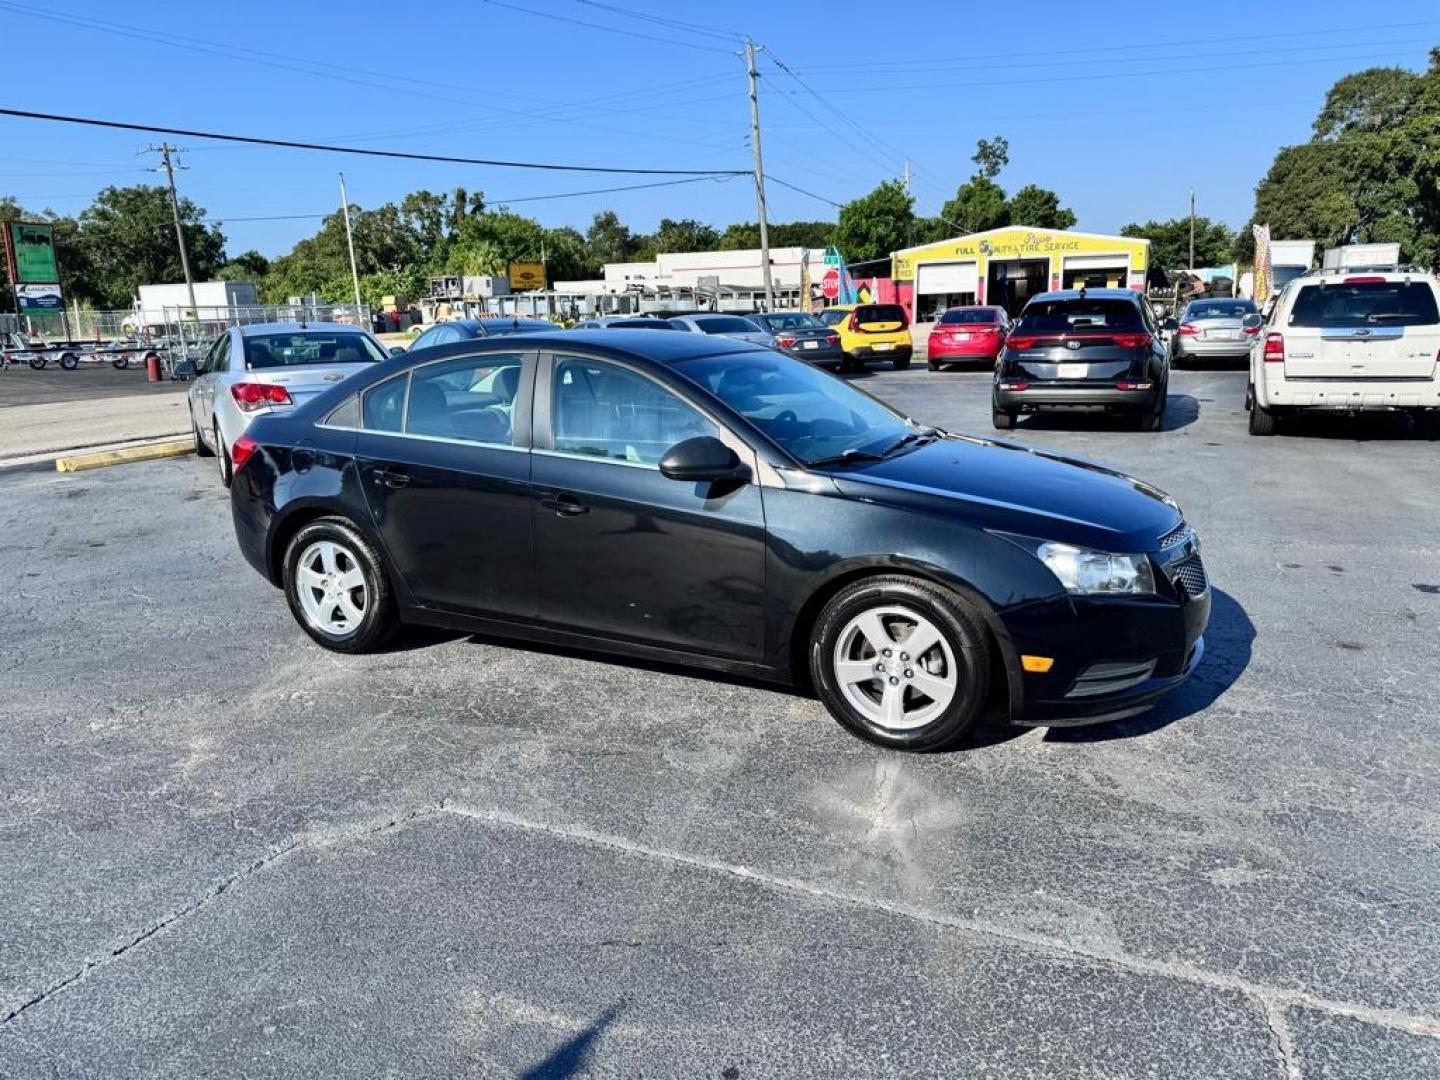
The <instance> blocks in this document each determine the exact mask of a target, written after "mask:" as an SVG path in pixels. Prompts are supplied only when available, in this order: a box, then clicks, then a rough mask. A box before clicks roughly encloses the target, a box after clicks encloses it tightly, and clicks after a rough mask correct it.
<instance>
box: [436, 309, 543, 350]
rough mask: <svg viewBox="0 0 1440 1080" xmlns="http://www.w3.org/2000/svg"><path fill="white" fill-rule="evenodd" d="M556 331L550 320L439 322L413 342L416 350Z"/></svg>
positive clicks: (503, 319)
mask: <svg viewBox="0 0 1440 1080" xmlns="http://www.w3.org/2000/svg"><path fill="white" fill-rule="evenodd" d="M554 329H556V326H555V324H554V323H553V322H550V321H549V320H547V319H517V318H512V317H509V316H506V317H504V318H496V317H490V318H484V319H450V320H449V321H447V322H441V323H436V324H435V325H434V326H431V327H430V328H429V329H427V330H425V331H424V332H423V333H422V334H421V335H420V336H419V337H417V338H416V339H415V340H414V341H412V342H411V343H410V348H412V349H428V348H430V346H432V345H449V344H451V343H453V342H456V341H475V340H476V339H477V338H487V337H508V336H510V335H511V334H539V333H544V332H546V331H549V330H554Z"/></svg>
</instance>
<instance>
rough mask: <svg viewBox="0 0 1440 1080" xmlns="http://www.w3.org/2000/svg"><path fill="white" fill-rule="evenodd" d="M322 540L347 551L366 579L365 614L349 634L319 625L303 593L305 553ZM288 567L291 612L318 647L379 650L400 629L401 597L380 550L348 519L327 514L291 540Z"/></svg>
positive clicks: (286, 582)
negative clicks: (398, 605) (392, 585)
mask: <svg viewBox="0 0 1440 1080" xmlns="http://www.w3.org/2000/svg"><path fill="white" fill-rule="evenodd" d="M321 541H329V542H331V543H333V544H335V545H336V546H337V547H338V548H341V549H343V550H344V553H345V554H346V555H347V556H349V558H350V559H351V560H352V561H353V562H354V564H355V568H357V569H359V570H360V572H361V574H362V576H363V577H364V582H365V584H364V590H365V593H364V604H365V607H364V616H363V617H362V618H361V620H360V622H359V624H358V625H357V626H355V628H354V629H353V630H351V631H349V632H347V633H329V632H326V631H325V630H322V629H320V628H319V627H317V626H315V625H314V624H313V623H312V622H311V621H310V617H309V616H308V615H307V614H306V611H305V607H304V604H303V602H302V600H301V597H300V589H301V587H302V586H301V585H300V584H299V582H300V575H299V573H298V564H299V562H300V557H301V556H302V555H303V554H304V553H305V552H306V551H307V550H308V549H309V548H310V547H311V545H313V544H315V543H317V542H321ZM284 570H285V576H284V581H283V585H284V589H285V600H286V602H287V603H288V604H289V605H290V613H291V614H292V615H293V616H295V621H296V622H297V623H299V624H300V628H301V629H302V630H304V631H305V633H307V634H308V635H310V638H311V640H313V641H314V642H316V643H317V644H318V645H321V646H323V647H324V648H326V649H329V650H331V651H332V652H342V653H363V652H373V651H374V650H376V649H378V648H380V647H382V646H383V645H384V644H385V643H386V642H387V641H389V640H390V638H391V637H393V636H394V634H395V631H396V630H397V629H399V626H400V616H399V614H398V611H397V609H396V606H395V595H394V592H393V591H392V590H391V588H390V579H389V577H388V576H387V575H386V572H385V565H384V563H383V562H382V561H381V558H380V554H379V552H377V551H376V550H375V548H374V547H372V546H371V544H370V542H369V541H368V540H366V539H365V537H364V536H362V535H361V534H360V531H359V530H358V529H356V528H355V526H354V525H353V524H351V523H350V522H349V521H347V520H345V519H344V518H321V519H320V520H319V521H313V522H311V523H310V524H309V525H306V526H304V527H303V528H301V529H300V531H299V532H297V533H296V534H295V536H294V537H293V538H292V539H291V541H290V546H289V547H288V548H286V549H285V564H284ZM317 591H318V590H317Z"/></svg>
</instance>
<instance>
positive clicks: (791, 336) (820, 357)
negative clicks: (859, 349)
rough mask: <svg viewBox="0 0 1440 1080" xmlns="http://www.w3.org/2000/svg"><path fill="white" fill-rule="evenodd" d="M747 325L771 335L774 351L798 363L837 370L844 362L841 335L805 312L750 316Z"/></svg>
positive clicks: (769, 313)
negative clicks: (830, 365) (833, 366)
mask: <svg viewBox="0 0 1440 1080" xmlns="http://www.w3.org/2000/svg"><path fill="white" fill-rule="evenodd" d="M750 321H751V322H754V323H759V324H760V325H761V326H762V327H764V328H765V329H766V330H769V331H770V333H772V334H774V335H775V347H776V348H777V349H779V350H780V351H781V352H783V353H785V354H787V355H789V356H793V357H795V359H797V360H804V361H805V362H806V363H807V364H834V365H835V366H836V367H839V366H840V365H841V364H843V363H844V362H845V350H844V349H843V348H841V347H840V335H839V334H838V333H836V332H835V329H834V328H833V327H830V326H826V325H825V324H824V323H823V322H821V321H820V320H819V319H818V318H816V317H815V316H814V315H811V314H810V313H809V312H807V311H772V312H767V313H766V314H764V315H751V316H750Z"/></svg>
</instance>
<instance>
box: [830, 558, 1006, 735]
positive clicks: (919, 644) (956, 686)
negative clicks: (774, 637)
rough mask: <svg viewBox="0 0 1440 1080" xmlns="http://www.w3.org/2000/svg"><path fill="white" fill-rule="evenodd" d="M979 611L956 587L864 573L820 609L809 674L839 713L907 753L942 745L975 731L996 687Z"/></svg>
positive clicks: (848, 723) (861, 731)
mask: <svg viewBox="0 0 1440 1080" xmlns="http://www.w3.org/2000/svg"><path fill="white" fill-rule="evenodd" d="M989 673H990V645H989V642H988V640H987V639H986V636H985V631H984V626H983V623H982V621H981V619H980V617H979V616H978V615H977V614H976V613H975V612H974V611H973V610H972V609H971V607H970V605H969V604H967V603H966V602H965V601H964V600H962V599H961V598H960V597H959V596H957V595H955V594H954V593H952V592H950V591H949V590H947V589H942V588H940V587H938V586H936V585H932V584H930V583H929V582H924V581H919V580H916V579H913V578H904V577H874V578H865V579H862V580H860V581H857V582H855V583H854V584H852V585H849V586H847V587H845V588H844V589H842V590H841V591H840V592H838V593H837V594H836V595H835V596H834V597H833V598H832V599H831V600H830V602H829V603H828V604H826V605H825V608H824V610H823V611H821V613H820V618H819V619H818V620H817V622H816V624H815V631H814V634H813V635H812V638H811V643H810V674H811V677H812V678H813V679H814V683H815V687H816V689H817V690H818V692H819V694H820V699H821V700H822V701H823V702H824V703H825V707H826V708H827V709H829V710H830V713H831V715H832V716H834V717H835V719H836V720H838V721H839V722H840V724H841V725H843V726H844V727H845V728H847V729H848V730H849V731H851V732H852V733H854V734H856V735H858V736H860V738H862V739H867V740H869V741H870V742H874V743H879V744H880V745H881V746H888V747H892V748H894V749H898V750H939V749H941V748H943V747H946V746H949V745H952V744H954V743H955V742H957V741H958V740H960V739H961V738H963V737H964V736H965V735H967V734H968V733H969V732H970V730H971V729H972V728H974V726H975V724H976V722H977V721H978V720H979V717H980V712H981V709H982V707H983V706H984V703H985V700H986V697H987V694H988V691H989Z"/></svg>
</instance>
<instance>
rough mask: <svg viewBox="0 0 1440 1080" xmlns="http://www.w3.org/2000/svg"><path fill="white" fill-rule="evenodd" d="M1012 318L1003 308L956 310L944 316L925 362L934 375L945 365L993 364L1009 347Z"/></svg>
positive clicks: (932, 335) (932, 331) (937, 323)
mask: <svg viewBox="0 0 1440 1080" xmlns="http://www.w3.org/2000/svg"><path fill="white" fill-rule="evenodd" d="M1009 330H1010V317H1009V316H1008V315H1006V314H1005V309H1004V308H1002V307H984V306H971V307H953V308H948V309H947V310H945V311H942V312H941V313H940V317H939V318H938V319H936V320H935V325H934V326H932V327H931V328H930V340H929V341H928V342H927V343H926V345H925V359H926V360H927V361H928V362H929V364H930V370H931V371H939V370H940V365H941V364H948V363H955V362H957V361H967V360H970V361H973V360H983V361H984V362H986V363H987V364H993V363H994V362H995V358H996V357H997V356H999V355H1000V349H1001V348H1002V347H1003V346H1004V344H1005V335H1006V333H1008V332H1009Z"/></svg>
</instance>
